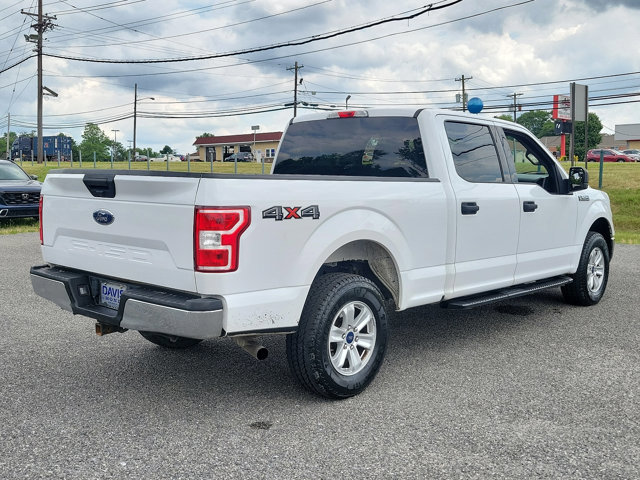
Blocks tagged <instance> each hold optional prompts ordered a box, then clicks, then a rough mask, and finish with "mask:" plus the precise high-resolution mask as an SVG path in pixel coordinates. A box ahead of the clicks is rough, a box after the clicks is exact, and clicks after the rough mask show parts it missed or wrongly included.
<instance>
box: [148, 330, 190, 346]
mask: <svg viewBox="0 0 640 480" xmlns="http://www.w3.org/2000/svg"><path fill="white" fill-rule="evenodd" d="M139 333H140V335H142V336H143V337H144V338H146V339H147V340H149V341H150V342H151V343H155V344H156V345H160V346H161V347H166V348H174V349H182V348H189V347H193V346H194V345H197V344H198V343H200V342H201V341H202V340H199V339H197V338H187V337H178V336H175V335H166V334H164V333H156V332H139Z"/></svg>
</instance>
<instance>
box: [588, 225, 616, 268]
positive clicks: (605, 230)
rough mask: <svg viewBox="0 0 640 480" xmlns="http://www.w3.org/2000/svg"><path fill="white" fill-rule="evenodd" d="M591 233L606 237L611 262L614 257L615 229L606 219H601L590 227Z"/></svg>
mask: <svg viewBox="0 0 640 480" xmlns="http://www.w3.org/2000/svg"><path fill="white" fill-rule="evenodd" d="M589 231H590V232H598V233H599V234H600V235H602V236H603V237H604V240H605V242H607V247H608V249H609V260H611V258H612V257H613V247H614V235H613V228H612V226H611V224H610V223H609V221H608V220H607V219H606V218H603V217H600V218H598V219H597V220H596V221H594V222H593V223H592V224H591V226H590V227H589Z"/></svg>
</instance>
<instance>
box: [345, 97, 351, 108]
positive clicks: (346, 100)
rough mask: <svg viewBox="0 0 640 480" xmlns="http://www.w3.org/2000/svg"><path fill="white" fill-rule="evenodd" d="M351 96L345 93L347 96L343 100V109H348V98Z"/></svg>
mask: <svg viewBox="0 0 640 480" xmlns="http://www.w3.org/2000/svg"><path fill="white" fill-rule="evenodd" d="M350 98H351V95H347V98H345V100H344V109H345V110H348V109H349V99H350Z"/></svg>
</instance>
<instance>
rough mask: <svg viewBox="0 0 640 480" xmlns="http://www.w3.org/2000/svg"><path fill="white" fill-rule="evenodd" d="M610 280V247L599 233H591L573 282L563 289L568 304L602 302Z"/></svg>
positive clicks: (587, 304) (586, 304) (583, 248)
mask: <svg viewBox="0 0 640 480" xmlns="http://www.w3.org/2000/svg"><path fill="white" fill-rule="evenodd" d="M608 279H609V247H608V246H607V242H606V241H605V239H604V237H603V236H602V235H600V234H599V233H598V232H589V233H588V234H587V238H586V239H585V241H584V246H583V247H582V253H581V254H580V263H579V264H578V270H577V271H576V273H575V274H574V275H573V282H571V283H569V284H568V285H565V286H564V287H562V295H563V296H564V299H565V301H566V302H567V303H571V304H573V305H582V306H589V305H595V304H596V303H598V302H599V301H600V299H601V298H602V295H604V291H605V289H606V288H607V280H608Z"/></svg>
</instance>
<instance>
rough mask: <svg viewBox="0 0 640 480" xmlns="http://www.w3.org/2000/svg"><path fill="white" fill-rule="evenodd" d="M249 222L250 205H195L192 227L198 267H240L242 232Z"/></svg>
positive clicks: (204, 269)
mask: <svg viewBox="0 0 640 480" xmlns="http://www.w3.org/2000/svg"><path fill="white" fill-rule="evenodd" d="M249 223H251V209H250V208H249V207H196V209H195V219H194V231H193V237H194V244H195V245H194V249H195V251H194V259H195V265H194V268H195V270H196V271H198V272H233V271H235V270H237V269H238V250H239V247H240V235H242V232H244V231H245V230H246V229H247V227H248V226H249Z"/></svg>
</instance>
